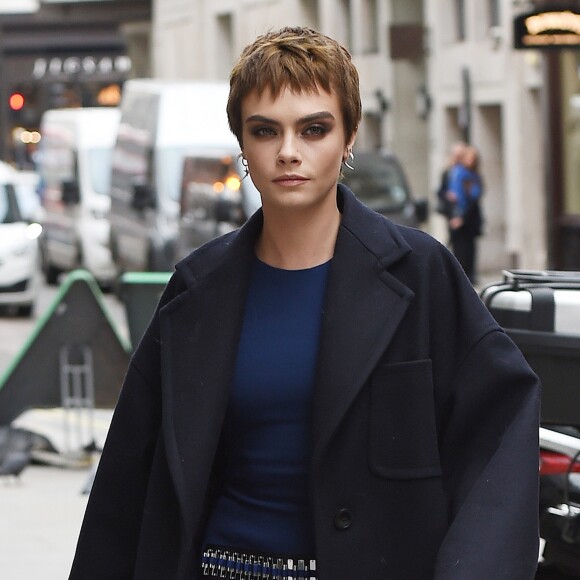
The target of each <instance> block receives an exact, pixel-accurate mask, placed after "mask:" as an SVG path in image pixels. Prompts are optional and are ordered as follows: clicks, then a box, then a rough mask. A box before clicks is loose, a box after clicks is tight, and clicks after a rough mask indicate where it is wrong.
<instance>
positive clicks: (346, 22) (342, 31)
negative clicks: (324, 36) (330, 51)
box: [336, 0, 352, 50]
mask: <svg viewBox="0 0 580 580" xmlns="http://www.w3.org/2000/svg"><path fill="white" fill-rule="evenodd" d="M337 18H338V23H337V31H336V39H337V40H338V41H339V42H340V43H341V44H343V45H344V46H346V48H348V49H349V50H352V28H351V0H338V10H337Z"/></svg>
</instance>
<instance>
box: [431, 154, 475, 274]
mask: <svg viewBox="0 0 580 580" xmlns="http://www.w3.org/2000/svg"><path fill="white" fill-rule="evenodd" d="M452 158H453V164H452V165H451V166H450V168H449V169H448V170H447V171H446V172H445V173H444V177H443V178H442V181H441V185H440V188H439V191H438V198H439V202H440V204H442V207H443V208H444V211H442V213H444V215H445V217H446V218H447V223H448V226H449V243H450V245H451V249H452V251H453V253H454V254H455V257H456V258H457V260H458V261H459V263H460V264H461V266H462V267H463V270H464V271H465V273H466V274H467V277H468V278H469V279H470V280H471V282H472V283H473V284H475V283H476V282H477V238H478V237H479V236H480V235H481V233H482V227H483V216H482V211H481V197H482V195H483V181H482V179H481V174H480V171H479V153H478V151H477V149H476V148H475V147H473V146H472V145H466V144H464V143H457V144H456V145H455V146H454V147H453V151H452Z"/></svg>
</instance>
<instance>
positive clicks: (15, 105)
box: [8, 92, 26, 111]
mask: <svg viewBox="0 0 580 580" xmlns="http://www.w3.org/2000/svg"><path fill="white" fill-rule="evenodd" d="M25 102H26V99H25V98H24V95H23V94H22V93H18V92H15V93H12V94H11V95H10V97H9V99H8V104H9V106H10V108H11V109H12V110H13V111H20V110H21V109H22V108H23V107H24V103H25Z"/></svg>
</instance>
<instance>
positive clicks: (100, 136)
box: [38, 107, 120, 287]
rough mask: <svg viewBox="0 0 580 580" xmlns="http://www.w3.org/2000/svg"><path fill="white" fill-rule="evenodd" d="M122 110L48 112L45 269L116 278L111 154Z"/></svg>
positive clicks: (43, 165) (54, 274) (43, 160)
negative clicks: (112, 245) (111, 238)
mask: <svg viewBox="0 0 580 580" xmlns="http://www.w3.org/2000/svg"><path fill="white" fill-rule="evenodd" d="M119 117H120V112H119V110H118V109H117V108H105V107H86V108H77V109H54V110H49V111H46V112H45V113H44V115H43V117H42V120H41V126H40V128H41V134H42V140H41V142H40V147H39V151H38V171H39V173H40V177H41V184H42V187H41V192H40V194H41V199H42V203H43V207H44V220H43V224H42V225H43V234H42V237H41V239H40V248H41V256H42V270H43V272H44V275H45V278H46V281H47V282H48V283H49V284H55V283H56V282H57V281H58V277H59V275H60V274H61V273H62V272H68V271H71V270H74V269H76V268H84V269H86V270H88V271H89V272H90V273H91V274H92V275H93V276H94V277H95V278H96V280H97V281H98V282H99V284H101V286H103V287H108V286H111V285H112V284H113V282H114V281H115V280H116V276H117V272H116V268H115V265H114V263H113V260H112V258H111V252H110V248H109V220H108V215H109V209H110V205H111V199H110V197H109V193H110V180H111V157H112V152H113V145H114V143H115V137H116V135H117V126H118V124H119Z"/></svg>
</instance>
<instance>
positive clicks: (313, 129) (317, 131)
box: [304, 125, 328, 135]
mask: <svg viewBox="0 0 580 580" xmlns="http://www.w3.org/2000/svg"><path fill="white" fill-rule="evenodd" d="M327 131H328V129H327V128H326V127H325V126H324V125H312V126H310V127H308V128H307V129H306V130H305V131H304V134H305V135H324V134H325V133H327Z"/></svg>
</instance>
